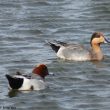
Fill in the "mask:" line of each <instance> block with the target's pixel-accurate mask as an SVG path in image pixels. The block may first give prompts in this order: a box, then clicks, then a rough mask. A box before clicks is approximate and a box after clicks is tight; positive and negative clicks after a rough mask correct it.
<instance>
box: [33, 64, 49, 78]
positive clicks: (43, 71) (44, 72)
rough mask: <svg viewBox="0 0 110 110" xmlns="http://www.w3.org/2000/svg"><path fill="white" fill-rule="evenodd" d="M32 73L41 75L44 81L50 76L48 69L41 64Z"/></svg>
mask: <svg viewBox="0 0 110 110" xmlns="http://www.w3.org/2000/svg"><path fill="white" fill-rule="evenodd" d="M32 73H34V74H37V75H39V76H40V77H41V78H43V79H45V76H47V75H49V72H48V68H47V66H46V65H44V64H40V65H38V66H37V67H35V68H34V69H33V71H32Z"/></svg>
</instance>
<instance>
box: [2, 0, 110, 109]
mask: <svg viewBox="0 0 110 110" xmlns="http://www.w3.org/2000/svg"><path fill="white" fill-rule="evenodd" d="M109 21H110V1H109V0H100V1H99V0H0V88H1V89H0V110H2V109H4V110H9V109H13V110H15V109H16V110H109V109H110V69H109V68H110V45H103V46H101V47H102V48H103V52H104V54H105V59H104V60H103V61H101V62H74V61H63V60H61V59H58V58H57V57H56V55H55V53H54V52H53V51H52V50H51V48H50V47H49V46H48V45H47V44H46V43H45V40H53V39H58V40H61V41H66V42H79V43H82V44H84V45H87V46H89V40H90V37H91V34H92V33H93V32H94V31H101V32H103V33H104V35H105V36H106V37H107V38H109V36H110V32H109V26H110V22H109ZM39 63H45V64H47V66H48V68H49V71H50V72H53V73H54V74H55V76H48V77H47V78H46V82H47V83H48V85H49V88H47V89H45V90H42V91H32V92H17V91H9V90H8V88H7V83H8V82H7V80H6V78H5V74H14V73H15V71H17V70H19V71H22V72H25V73H27V74H28V73H30V72H31V71H32V68H33V67H34V66H35V65H37V64H39Z"/></svg>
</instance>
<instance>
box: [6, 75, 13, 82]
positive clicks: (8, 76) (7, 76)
mask: <svg viewBox="0 0 110 110" xmlns="http://www.w3.org/2000/svg"><path fill="white" fill-rule="evenodd" d="M5 76H6V78H7V79H8V81H10V80H12V79H13V78H12V77H11V76H10V75H8V74H6V75H5Z"/></svg>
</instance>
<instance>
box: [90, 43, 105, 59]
mask: <svg viewBox="0 0 110 110" xmlns="http://www.w3.org/2000/svg"><path fill="white" fill-rule="evenodd" d="M92 53H93V59H97V60H101V59H103V53H102V50H101V48H100V44H92Z"/></svg>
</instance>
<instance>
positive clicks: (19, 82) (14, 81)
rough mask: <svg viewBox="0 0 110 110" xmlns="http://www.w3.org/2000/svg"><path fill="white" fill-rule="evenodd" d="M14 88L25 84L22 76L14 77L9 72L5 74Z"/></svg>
mask: <svg viewBox="0 0 110 110" xmlns="http://www.w3.org/2000/svg"><path fill="white" fill-rule="evenodd" d="M5 76H6V78H7V80H8V82H9V85H10V87H11V88H12V89H19V88H20V87H21V86H22V84H23V79H22V78H14V77H12V76H10V75H8V74H6V75H5Z"/></svg>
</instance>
